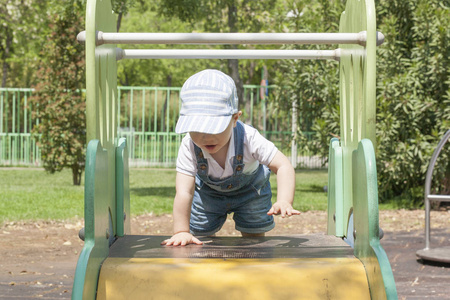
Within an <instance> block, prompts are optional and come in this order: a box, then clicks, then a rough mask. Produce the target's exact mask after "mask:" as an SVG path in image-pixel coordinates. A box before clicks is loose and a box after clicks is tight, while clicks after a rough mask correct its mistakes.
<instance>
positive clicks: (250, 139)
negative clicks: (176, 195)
mask: <svg viewBox="0 0 450 300" xmlns="http://www.w3.org/2000/svg"><path fill="white" fill-rule="evenodd" d="M241 124H242V125H243V126H244V129H245V136H244V164H245V166H244V171H243V173H244V174H251V173H253V172H254V171H255V170H256V169H257V168H258V167H259V164H260V163H261V164H263V165H268V164H269V163H270V162H271V161H272V159H273V158H274V157H275V154H277V152H278V149H277V147H276V146H275V145H274V144H273V143H272V142H271V141H269V140H267V139H266V138H265V137H263V136H262V135H261V134H260V133H259V132H258V130H256V129H255V128H253V127H251V126H249V125H245V124H243V123H241ZM234 148H235V147H234V130H233V131H232V134H231V139H230V143H229V146H228V152H227V158H226V161H225V169H223V168H222V167H221V166H220V165H219V164H218V163H217V162H216V160H215V159H214V158H212V156H211V155H210V154H209V153H207V152H205V151H203V150H202V152H203V156H204V157H205V158H206V159H207V160H208V175H209V176H210V177H211V178H214V179H223V178H226V177H230V176H231V175H233V157H234V156H235V149H234ZM176 170H177V172H180V173H183V174H186V175H191V176H195V175H196V174H197V158H196V157H195V150H194V144H193V142H192V139H191V137H190V135H189V134H186V136H185V137H184V138H183V140H182V141H181V145H180V149H179V150H178V158H177V168H176Z"/></svg>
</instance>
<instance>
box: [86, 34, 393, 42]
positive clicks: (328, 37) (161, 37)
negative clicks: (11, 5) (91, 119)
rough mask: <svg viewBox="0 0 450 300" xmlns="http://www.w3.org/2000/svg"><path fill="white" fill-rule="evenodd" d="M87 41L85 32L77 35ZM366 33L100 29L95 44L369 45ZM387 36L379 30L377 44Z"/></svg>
mask: <svg viewBox="0 0 450 300" xmlns="http://www.w3.org/2000/svg"><path fill="white" fill-rule="evenodd" d="M77 39H78V41H79V42H81V43H84V42H85V41H86V32H85V31H83V32H80V33H79V34H78V36H77ZM366 40H367V32H366V31H361V32H358V33H125V32H102V31H97V36H96V45H97V46H100V45H103V44H204V45H219V44H241V45H244V44H247V45H250V44H359V45H361V46H365V45H366ZM383 41H384V35H383V34H382V33H381V32H377V45H381V44H382V43H383Z"/></svg>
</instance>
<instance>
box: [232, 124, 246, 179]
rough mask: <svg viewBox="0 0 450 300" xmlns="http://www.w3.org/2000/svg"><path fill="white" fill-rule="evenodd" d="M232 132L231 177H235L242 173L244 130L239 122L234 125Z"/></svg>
mask: <svg viewBox="0 0 450 300" xmlns="http://www.w3.org/2000/svg"><path fill="white" fill-rule="evenodd" d="M233 130H234V152H235V156H234V159H233V175H234V176H237V175H240V174H242V172H243V171H244V166H245V164H244V136H245V128H244V125H243V124H242V122H241V121H238V122H237V123H236V127H234V128H233Z"/></svg>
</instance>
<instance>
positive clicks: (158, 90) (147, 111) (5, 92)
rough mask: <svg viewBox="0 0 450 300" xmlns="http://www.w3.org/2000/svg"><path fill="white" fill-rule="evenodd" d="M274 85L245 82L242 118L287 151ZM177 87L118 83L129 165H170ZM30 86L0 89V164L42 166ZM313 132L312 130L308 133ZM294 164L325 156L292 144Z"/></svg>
mask: <svg viewBox="0 0 450 300" xmlns="http://www.w3.org/2000/svg"><path fill="white" fill-rule="evenodd" d="M275 88H276V87H273V86H268V87H266V86H259V85H245V86H244V99H243V100H242V101H241V103H242V108H241V109H242V110H243V116H242V120H243V121H244V122H245V123H247V124H250V125H252V126H253V127H255V128H256V129H258V130H259V131H260V132H261V133H262V134H263V135H264V136H266V137H267V138H268V139H270V140H271V141H272V142H274V143H275V145H276V146H277V147H278V148H279V149H280V150H281V151H282V152H283V153H284V154H286V155H287V156H288V157H291V152H292V149H291V148H292V147H291V146H292V145H291V141H292V126H291V120H292V117H291V116H290V115H289V114H290V112H283V111H278V110H276V109H275V107H274V106H273V101H271V98H272V97H273V91H274V89H275ZM180 89H181V88H179V87H129V86H119V87H118V100H119V101H118V109H117V113H118V116H117V117H118V118H117V119H118V130H117V131H118V135H119V137H126V138H127V140H128V146H129V149H128V150H129V156H130V166H133V167H156V166H157V167H172V166H174V165H175V162H176V157H177V153H178V147H179V145H180V142H181V138H182V136H180V135H178V134H175V125H176V121H177V118H178V114H179V110H180V105H181V103H180V98H179V93H180ZM32 92H33V90H32V89H27V88H1V89H0V165H10V166H15V165H26V166H40V165H41V160H40V150H39V147H38V146H37V143H36V139H37V137H34V136H32V135H31V129H32V127H33V126H34V125H35V124H38V123H39V120H34V119H33V118H32V114H31V112H32V111H33V107H32V106H31V105H30V103H29V100H28V99H29V98H30V96H31V94H32ZM306 136H307V137H310V138H311V133H308V134H307V135H306ZM294 153H297V155H296V159H293V158H292V157H291V160H292V161H293V163H294V165H297V166H299V167H302V168H321V167H322V166H323V162H324V161H325V159H324V158H321V157H316V156H312V155H310V154H309V153H308V152H306V151H301V149H300V150H298V149H297V148H295V149H294Z"/></svg>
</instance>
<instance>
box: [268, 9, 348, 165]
mask: <svg viewBox="0 0 450 300" xmlns="http://www.w3.org/2000/svg"><path fill="white" fill-rule="evenodd" d="M288 5H289V6H288V11H290V12H291V13H290V14H289V15H288V17H287V20H286V23H287V24H288V25H287V28H289V31H291V32H307V33H310V32H339V28H338V24H339V17H340V14H341V12H342V11H343V9H344V2H343V1H328V0H320V1H317V2H311V1H295V2H288ZM288 48H289V49H311V50H313V49H314V50H317V49H330V46H329V45H325V46H323V45H309V46H308V45H291V46H288ZM280 66H281V68H280V71H279V73H278V74H277V78H276V83H277V85H279V86H282V87H283V88H282V89H279V90H278V91H279V94H278V97H277V102H278V105H279V106H280V107H281V108H282V110H283V111H289V109H290V108H291V107H292V105H293V104H295V106H296V107H297V111H298V114H297V132H296V139H297V141H296V142H297V143H298V144H299V145H300V147H301V148H302V150H308V149H309V150H311V151H312V152H313V153H316V154H318V155H320V156H322V157H326V156H327V155H328V143H329V141H330V138H331V137H333V136H335V137H337V136H339V117H340V116H339V66H338V63H337V62H335V61H331V60H284V61H281V62H280ZM312 132H314V136H313V138H311V137H310V136H309V134H310V133H312Z"/></svg>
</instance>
